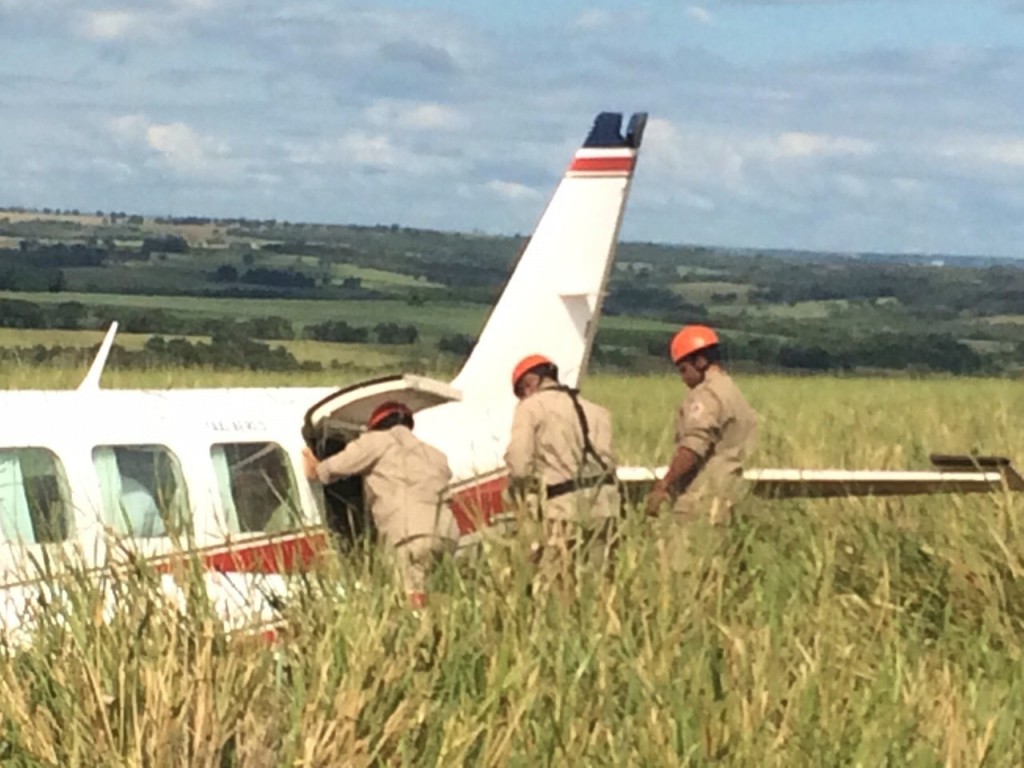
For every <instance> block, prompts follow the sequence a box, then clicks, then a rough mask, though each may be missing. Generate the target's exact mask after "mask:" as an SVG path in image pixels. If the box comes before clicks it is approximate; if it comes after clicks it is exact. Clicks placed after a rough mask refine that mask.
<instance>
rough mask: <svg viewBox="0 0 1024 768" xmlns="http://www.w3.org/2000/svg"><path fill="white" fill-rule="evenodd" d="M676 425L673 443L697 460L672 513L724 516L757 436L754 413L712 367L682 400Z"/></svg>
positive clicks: (728, 378)
mask: <svg viewBox="0 0 1024 768" xmlns="http://www.w3.org/2000/svg"><path fill="white" fill-rule="evenodd" d="M675 426H676V430H675V432H676V446H677V447H684V448H689V449H690V450H691V451H693V452H694V453H695V454H697V456H698V458H700V459H701V464H700V468H699V470H698V472H697V474H696V476H695V477H694V478H693V480H692V481H691V482H690V483H689V485H688V486H686V487H685V489H683V490H682V492H681V493H680V494H679V496H678V498H677V499H676V503H675V507H674V509H675V511H676V512H680V513H683V514H697V513H700V512H704V511H710V513H711V516H712V517H715V516H716V514H718V513H719V512H721V513H722V514H724V516H725V517H727V516H728V510H729V507H730V506H731V503H732V500H733V499H734V498H735V496H736V494H737V493H738V491H739V486H740V484H741V482H742V478H743V463H744V462H745V461H746V459H747V458H748V457H749V455H750V452H751V450H752V448H753V446H754V440H755V439H756V436H757V414H756V413H755V412H754V409H753V408H751V407H750V405H749V403H747V401H746V399H745V398H744V397H743V395H742V394H741V393H740V390H739V388H738V387H737V386H736V383H735V382H734V381H733V380H732V377H731V376H729V374H727V373H726V372H725V371H723V370H721V369H719V368H711V369H710V370H708V372H707V374H706V375H705V378H704V381H703V382H701V383H700V384H698V385H697V386H696V387H694V388H693V389H691V390H690V391H689V393H688V394H687V396H686V399H685V400H683V404H682V406H680V408H679V411H678V412H677V413H676V425H675Z"/></svg>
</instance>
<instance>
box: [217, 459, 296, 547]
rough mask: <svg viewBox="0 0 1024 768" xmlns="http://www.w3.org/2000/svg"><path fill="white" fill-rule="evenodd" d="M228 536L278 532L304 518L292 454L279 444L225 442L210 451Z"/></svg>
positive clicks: (293, 527)
mask: <svg viewBox="0 0 1024 768" xmlns="http://www.w3.org/2000/svg"><path fill="white" fill-rule="evenodd" d="M210 454H211V456H212V458H213V467H214V471H215V472H216V474H217V486H218V488H219V489H220V498H221V502H222V504H223V505H224V510H225V513H226V514H227V524H228V533H276V532H278V531H288V530H293V529H295V528H297V527H298V526H299V524H300V521H301V519H302V515H301V514H300V507H299V503H298V498H299V496H298V490H297V488H296V486H295V478H294V476H293V474H292V470H291V465H290V464H289V462H288V455H287V454H286V453H285V452H284V450H283V449H282V448H281V447H280V446H279V445H276V444H275V443H224V444H220V445H215V446H213V448H211V449H210Z"/></svg>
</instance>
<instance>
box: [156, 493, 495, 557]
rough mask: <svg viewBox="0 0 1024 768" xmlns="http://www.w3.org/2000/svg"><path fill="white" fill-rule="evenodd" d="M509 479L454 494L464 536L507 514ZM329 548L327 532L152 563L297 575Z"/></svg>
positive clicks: (301, 533) (311, 531) (259, 541)
mask: <svg viewBox="0 0 1024 768" xmlns="http://www.w3.org/2000/svg"><path fill="white" fill-rule="evenodd" d="M507 487H508V476H507V475H499V476H497V477H495V476H487V477H484V478H481V479H480V480H479V481H476V482H473V483H472V484H469V485H466V486H464V487H462V488H460V489H459V490H457V491H455V492H454V493H453V494H452V502H451V504H452V513H453V514H454V515H455V521H456V522H457V523H458V526H459V533H460V534H462V535H465V534H468V533H473V532H474V531H476V530H478V529H479V528H482V527H486V526H488V525H491V521H492V519H493V518H494V517H495V515H499V514H501V513H502V512H503V511H504V493H505V489H506V488H507ZM328 548H329V534H328V532H327V531H326V530H325V529H324V528H312V529H309V530H306V531H301V530H300V531H295V532H294V533H291V534H285V535H281V536H275V537H273V538H270V537H267V538H260V539H256V540H254V541H246V542H237V543H234V544H233V545H231V546H230V547H217V548H211V549H206V550H197V551H193V552H191V553H182V554H179V555H170V556H165V557H160V558H157V559H155V560H154V561H152V564H153V568H154V569H155V570H156V571H157V572H158V573H169V572H171V571H172V570H173V569H174V568H175V567H176V566H178V565H180V564H181V563H182V562H183V560H184V559H185V558H187V557H190V556H194V557H198V558H199V560H200V562H201V563H202V566H203V568H205V569H207V570H211V571H219V572H220V573H273V574H282V573H293V572H296V571H303V570H307V569H309V568H310V567H311V566H312V565H313V564H314V563H315V561H316V560H317V558H318V557H319V556H320V555H321V554H323V553H324V552H325V551H326V550H327V549H328Z"/></svg>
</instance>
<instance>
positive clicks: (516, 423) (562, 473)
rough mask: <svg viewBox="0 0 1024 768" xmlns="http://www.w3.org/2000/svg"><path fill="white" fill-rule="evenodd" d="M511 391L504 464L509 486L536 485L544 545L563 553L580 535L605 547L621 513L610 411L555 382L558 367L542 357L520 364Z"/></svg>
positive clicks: (535, 356)
mask: <svg viewBox="0 0 1024 768" xmlns="http://www.w3.org/2000/svg"><path fill="white" fill-rule="evenodd" d="M512 390H513V392H514V393H515V395H516V397H517V398H518V399H519V403H518V404H517V405H516V410H515V414H514V416H513V419H512V431H511V436H510V439H509V444H508V450H507V451H506V453H505V463H506V465H507V466H508V469H509V474H510V476H511V481H512V485H513V487H518V486H521V485H522V484H524V483H530V482H534V483H537V484H539V486H540V487H539V488H537V489H536V490H537V491H538V494H537V496H538V501H539V502H540V512H541V518H542V521H543V524H544V529H545V531H544V538H545V544H544V547H545V550H548V552H549V554H555V555H559V554H564V553H565V552H567V551H568V550H569V549H571V548H573V547H574V546H575V545H576V543H577V539H581V538H582V539H584V540H587V541H589V542H592V544H593V545H595V547H594V548H593V549H596V547H597V546H598V545H599V547H600V549H601V551H602V552H603V551H604V549H605V547H606V545H607V539H608V536H609V534H610V527H611V524H610V521H611V520H613V519H614V518H617V517H618V514H619V493H618V489H617V488H616V486H615V457H614V455H613V453H612V423H611V415H610V414H609V413H608V411H607V410H605V409H604V408H602V407H601V406H599V405H596V404H594V403H592V402H590V401H589V400H585V399H584V398H582V397H580V396H579V392H578V391H577V390H575V389H571V388H569V387H566V386H563V385H561V384H559V382H558V367H557V366H556V365H555V364H554V363H553V362H552V361H551V360H550V359H548V358H547V357H544V356H543V355H530V356H528V357H525V358H523V359H522V360H520V361H519V363H518V364H517V365H516V367H515V369H514V370H513V372H512ZM595 554H596V552H595Z"/></svg>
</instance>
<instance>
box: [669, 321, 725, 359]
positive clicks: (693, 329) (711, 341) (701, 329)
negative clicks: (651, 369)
mask: <svg viewBox="0 0 1024 768" xmlns="http://www.w3.org/2000/svg"><path fill="white" fill-rule="evenodd" d="M717 343H718V334H717V333H715V332H714V331H713V330H711V329H710V328H708V327H707V326H706V325H687V326H684V327H683V329H682V330H681V331H679V333H677V334H676V335H675V336H674V337H672V344H671V346H670V347H669V351H670V354H671V356H672V362H673V363H676V364H677V365H678V364H679V361H680V360H682V359H683V358H684V357H688V356H689V355H692V354H693V353H694V352H700V351H701V350H702V349H707V348H708V347H713V346H715V345H716V344H717Z"/></svg>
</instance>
